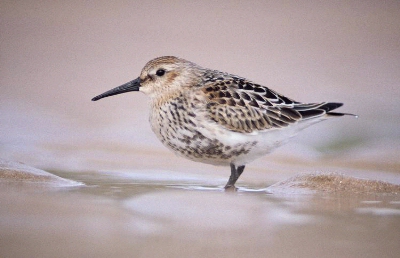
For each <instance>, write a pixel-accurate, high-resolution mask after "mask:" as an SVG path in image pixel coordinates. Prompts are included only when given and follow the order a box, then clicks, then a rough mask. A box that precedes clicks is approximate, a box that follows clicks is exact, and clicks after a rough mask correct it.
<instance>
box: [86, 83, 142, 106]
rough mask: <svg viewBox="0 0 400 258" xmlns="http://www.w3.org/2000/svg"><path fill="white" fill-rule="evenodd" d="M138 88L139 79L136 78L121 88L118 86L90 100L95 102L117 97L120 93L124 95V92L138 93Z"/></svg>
mask: <svg viewBox="0 0 400 258" xmlns="http://www.w3.org/2000/svg"><path fill="white" fill-rule="evenodd" d="M139 87H140V78H136V79H135V80H133V81H130V82H127V83H125V84H123V85H121V86H118V87H116V88H114V89H111V90H109V91H106V92H104V93H102V94H100V95H98V96H96V97H94V98H92V101H96V100H99V99H102V98H105V97H110V96H113V95H118V94H121V93H125V92H130V91H138V90H139Z"/></svg>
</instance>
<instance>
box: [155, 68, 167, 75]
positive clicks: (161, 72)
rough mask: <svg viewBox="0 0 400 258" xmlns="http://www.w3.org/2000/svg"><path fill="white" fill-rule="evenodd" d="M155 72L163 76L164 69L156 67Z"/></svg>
mask: <svg viewBox="0 0 400 258" xmlns="http://www.w3.org/2000/svg"><path fill="white" fill-rule="evenodd" d="M156 74H157V76H163V75H164V74H165V70H164V69H158V70H157V72H156Z"/></svg>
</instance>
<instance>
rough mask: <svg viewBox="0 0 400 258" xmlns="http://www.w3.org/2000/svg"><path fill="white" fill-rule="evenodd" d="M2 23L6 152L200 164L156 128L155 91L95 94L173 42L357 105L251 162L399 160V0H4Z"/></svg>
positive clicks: (222, 66)
mask: <svg viewBox="0 0 400 258" xmlns="http://www.w3.org/2000/svg"><path fill="white" fill-rule="evenodd" d="M0 35H1V36H0V93H1V94H0V157H1V158H4V159H10V160H15V161H21V162H25V163H27V164H30V165H33V166H36V167H40V168H44V169H53V170H66V171H82V170H98V169H100V170H106V169H129V168H134V167H153V168H155V167H162V168H169V169H171V170H174V169H181V170H184V169H185V165H184V164H189V165H187V166H191V165H192V164H193V163H192V162H190V161H184V160H183V159H181V158H177V157H175V156H174V155H173V154H171V153H170V152H169V151H168V150H167V149H166V148H165V147H164V146H162V144H161V143H160V142H159V141H158V140H157V139H156V137H155V136H154V135H153V133H152V132H151V129H150V126H149V124H148V112H149V109H148V104H149V102H148V99H147V97H146V96H145V95H143V94H141V93H136V94H135V93H132V94H124V95H119V96H116V97H112V98H107V99H104V100H101V101H99V102H92V101H90V100H91V98H92V97H94V96H95V95H97V94H100V93H102V92H104V91H106V90H109V89H111V88H113V87H115V86H118V85H120V84H122V83H125V82H127V81H130V80H132V79H134V78H136V77H137V76H138V75H139V73H140V71H141V69H142V67H143V66H144V65H145V64H146V62H147V61H149V60H150V59H152V58H155V57H158V56H163V55H175V56H178V57H182V58H184V59H187V60H190V61H193V62H195V63H197V64H199V65H201V66H204V67H208V68H213V69H218V70H221V71H225V72H229V73H232V74H237V75H240V76H243V77H246V78H248V79H251V80H253V81H255V82H257V83H260V84H263V85H266V86H268V87H271V88H272V89H274V90H276V91H278V92H279V93H282V94H284V95H287V96H289V97H291V98H294V99H296V100H298V101H303V102H316V101H337V102H343V103H345V105H344V107H342V108H341V109H340V111H342V112H349V113H354V114H357V115H359V119H354V118H352V117H343V118H340V119H332V120H330V121H326V122H323V123H321V124H317V125H315V126H313V127H311V128H308V129H307V130H305V131H304V132H302V133H301V134H300V135H299V136H298V137H297V138H295V139H293V140H292V142H291V143H289V144H288V145H286V146H284V147H282V148H281V149H279V150H278V151H277V152H276V153H274V154H272V155H270V156H268V157H265V158H263V159H262V160H260V161H257V162H258V163H257V162H256V163H255V165H253V167H255V166H258V167H265V166H268V164H270V162H272V161H276V160H278V161H279V160H280V161H281V162H282V163H285V162H286V160H287V158H289V159H291V160H295V161H299V160H303V161H304V160H311V161H315V160H317V161H320V160H325V161H326V162H329V160H334V161H336V164H337V165H341V164H343V162H344V163H346V164H348V165H349V166H353V167H365V168H368V169H375V170H378V171H391V172H398V171H400V162H399V161H398V157H400V147H399V143H400V129H399V126H400V111H399V110H400V102H399V98H400V85H399V84H400V2H399V1H396V0H393V1H300V2H299V1H154V0H153V1H122V0H121V1H118V0H117V1H76V0H71V1H48V0H43V1H37V0H36V1H29V0H26V1H8V0H3V1H1V2H0ZM138 153H140V154H141V155H143V157H144V158H138V155H139V154H138ZM146 157H147V158H146ZM182 166H183V168H182ZM203 166H207V165H202V166H199V165H194V167H197V169H198V170H199V171H201V170H204V167H203ZM216 169H217V168H216ZM223 170H224V171H225V170H226V168H223ZM226 172H227V171H225V173H226Z"/></svg>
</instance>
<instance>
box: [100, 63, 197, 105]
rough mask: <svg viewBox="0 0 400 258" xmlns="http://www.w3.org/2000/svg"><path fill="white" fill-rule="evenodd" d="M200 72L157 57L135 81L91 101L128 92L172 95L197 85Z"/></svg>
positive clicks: (182, 64) (151, 96) (158, 95)
mask: <svg viewBox="0 0 400 258" xmlns="http://www.w3.org/2000/svg"><path fill="white" fill-rule="evenodd" d="M201 71H202V68H201V67H199V66H197V65H196V64H194V63H192V62H189V61H186V60H184V59H181V58H178V57H174V56H163V57H158V58H155V59H153V60H151V61H149V62H148V63H147V64H146V65H145V66H144V68H143V69H142V72H141V73H140V76H139V77H138V78H136V79H135V80H133V81H130V82H128V83H125V84H123V85H121V86H118V87H116V88H114V89H111V90H109V91H106V92H104V93H102V94H100V95H98V96H96V97H94V98H93V99H92V100H93V101H96V100H99V99H102V98H105V97H109V96H113V95H117V94H121V93H125V92H130V91H142V92H144V93H145V94H146V95H148V96H150V98H157V97H160V96H165V95H169V94H172V95H173V94H176V93H179V92H180V91H182V90H183V88H185V87H191V86H194V85H197V84H198V83H199V82H200V81H201V80H200V79H199V78H200V75H201Z"/></svg>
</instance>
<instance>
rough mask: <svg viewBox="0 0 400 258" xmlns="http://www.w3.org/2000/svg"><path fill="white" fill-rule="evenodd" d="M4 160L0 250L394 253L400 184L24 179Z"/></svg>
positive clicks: (307, 179) (307, 177)
mask: <svg viewBox="0 0 400 258" xmlns="http://www.w3.org/2000/svg"><path fill="white" fill-rule="evenodd" d="M3 164H6V165H7V166H6V165H3V166H2V168H1V170H0V175H1V177H0V178H1V179H0V186H1V187H0V202H1V204H2V208H1V209H0V228H1V239H0V247H1V248H0V250H1V251H0V254H1V256H2V257H29V256H32V255H33V256H34V257H76V256H88V257H94V256H95V257H110V256H118V257H132V256H133V257H177V256H181V257H182V256H183V257H216V256H218V257H243V256H245V257H263V256H266V255H267V256H272V257H293V256H296V257H359V256H362V257H376V256H382V257H396V255H397V253H398V251H400V249H399V245H398V232H400V224H399V222H400V197H399V195H400V186H399V185H395V184H390V183H387V182H380V181H375V180H362V179H359V178H354V177H349V176H344V175H341V174H332V173H330V174H303V175H299V176H296V177H293V178H291V179H288V180H285V181H282V182H278V183H276V184H274V185H272V186H270V187H266V188H257V187H255V186H254V185H251V184H249V185H246V186H240V187H239V189H238V191H236V192H232V191H229V192H225V191H224V190H223V188H222V186H223V184H220V185H219V184H218V183H216V182H214V183H213V184H210V182H212V181H210V178H209V177H207V176H203V177H202V176H199V175H196V174H191V173H189V174H186V176H180V175H179V174H177V173H168V172H164V173H162V172H161V173H160V171H153V172H151V171H140V170H139V171H135V170H131V171H119V172H118V171H115V172H82V173H77V172H60V171H59V172H58V173H57V172H56V173H57V174H59V175H60V176H64V177H69V178H70V180H71V181H69V182H70V183H69V184H68V185H66V184H65V182H64V181H65V180H64V179H62V178H59V177H56V176H54V178H53V177H52V178H50V175H49V174H46V177H45V178H46V180H44V176H43V174H41V175H40V176H38V175H37V173H36V174H31V176H27V174H29V173H30V171H32V170H34V169H32V168H29V166H26V165H24V166H22V165H21V164H19V163H12V162H3ZM7 171H14V174H13V177H12V178H10V177H9V176H8V174H5V172H7ZM160 174H162V175H163V176H159V175H160ZM157 176H158V177H157ZM46 181H50V182H52V185H48V184H45V182H46ZM74 181H75V182H80V183H75V184H73V183H72V182H74ZM16 182H18V183H17V184H16ZM57 182H58V183H59V184H58V185H56V183H57ZM34 183H37V184H41V186H40V187H38V185H37V184H34ZM239 185H240V184H239ZM338 185H339V186H340V187H338ZM360 189H362V191H361V190H360ZM371 243H373V244H371Z"/></svg>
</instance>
